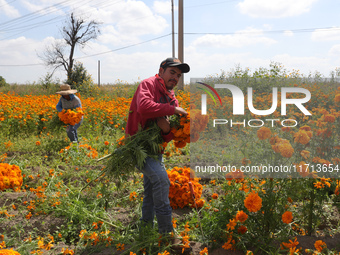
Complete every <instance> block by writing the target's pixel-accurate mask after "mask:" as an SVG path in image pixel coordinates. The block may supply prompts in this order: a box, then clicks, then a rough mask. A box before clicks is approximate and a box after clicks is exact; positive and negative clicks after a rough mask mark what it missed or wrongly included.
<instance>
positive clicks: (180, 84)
mask: <svg viewBox="0 0 340 255" xmlns="http://www.w3.org/2000/svg"><path fill="white" fill-rule="evenodd" d="M178 59H179V60H180V61H181V62H182V63H183V62H184V53H183V0H179V1H178ZM177 87H178V89H180V90H184V75H183V74H182V76H181V78H180V79H179V81H178V85H177Z"/></svg>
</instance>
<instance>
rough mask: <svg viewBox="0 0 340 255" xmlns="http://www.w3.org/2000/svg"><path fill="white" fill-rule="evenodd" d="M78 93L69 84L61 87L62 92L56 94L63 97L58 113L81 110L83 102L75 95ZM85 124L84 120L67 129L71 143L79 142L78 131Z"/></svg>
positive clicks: (58, 106)
mask: <svg viewBox="0 0 340 255" xmlns="http://www.w3.org/2000/svg"><path fill="white" fill-rule="evenodd" d="M75 93H77V90H76V89H71V86H70V85H68V84H62V85H60V91H58V92H56V94H59V95H61V97H60V99H59V102H58V104H57V106H56V108H57V110H58V112H61V111H62V110H63V109H65V110H68V109H76V108H79V107H80V108H81V101H80V99H79V97H77V96H76V95H74V94H75ZM82 122H83V118H82V119H81V121H80V122H79V123H77V124H75V125H74V126H72V125H68V126H67V128H66V132H67V136H68V137H69V138H70V140H71V142H78V134H77V129H78V128H79V126H80V124H81V123H82Z"/></svg>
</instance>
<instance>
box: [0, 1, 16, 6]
mask: <svg viewBox="0 0 340 255" xmlns="http://www.w3.org/2000/svg"><path fill="white" fill-rule="evenodd" d="M15 1H16V0H12V1H11V2H8V3H7V2H6V3H4V4H3V5H0V8H1V7H2V6H5V5H9V4H11V3H13V2H15Z"/></svg>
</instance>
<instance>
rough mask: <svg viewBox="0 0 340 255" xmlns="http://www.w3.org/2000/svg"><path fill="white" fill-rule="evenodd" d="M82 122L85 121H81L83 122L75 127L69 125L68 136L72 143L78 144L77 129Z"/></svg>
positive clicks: (67, 128)
mask: <svg viewBox="0 0 340 255" xmlns="http://www.w3.org/2000/svg"><path fill="white" fill-rule="evenodd" d="M82 122H83V119H81V121H80V122H79V123H77V124H75V125H74V126H71V125H68V126H67V127H66V132H67V136H68V138H70V140H71V142H78V133H77V129H78V128H79V127H80V124H81V123H82Z"/></svg>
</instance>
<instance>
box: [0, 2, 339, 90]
mask: <svg viewBox="0 0 340 255" xmlns="http://www.w3.org/2000/svg"><path fill="white" fill-rule="evenodd" d="M174 5H175V33H177V31H178V13H177V6H178V0H174ZM339 11H340V0H226V1H222V0H210V1H208V0H184V33H185V35H184V60H185V62H187V63H188V64H189V65H190V67H191V71H190V73H189V74H186V75H185V82H189V80H190V78H197V77H206V76H209V75H216V74H220V73H221V72H222V70H223V71H230V70H232V69H234V68H235V67H236V66H240V67H241V68H250V70H252V71H255V70H256V69H258V68H259V67H266V68H267V67H269V64H270V63H271V62H279V63H281V64H282V65H284V67H285V68H286V69H288V70H299V71H300V73H303V74H305V75H308V74H310V73H312V74H314V73H315V72H316V71H317V72H320V73H321V74H322V75H324V76H325V77H328V76H329V73H330V72H331V71H334V70H335V68H337V67H339V66H340V19H339ZM72 12H74V13H75V15H76V16H77V15H78V16H81V17H84V18H86V19H88V20H96V21H98V22H101V23H102V24H101V26H100V30H101V34H100V36H99V37H98V38H97V40H95V41H91V43H89V44H88V45H87V46H86V47H85V48H80V49H78V50H77V52H76V55H75V58H76V60H77V61H80V62H82V63H83V64H84V66H85V67H86V69H87V70H88V72H89V73H90V74H91V75H92V77H93V79H94V81H95V82H97V81H98V61H100V63H101V83H102V84H104V83H115V82H117V81H118V80H121V81H124V82H136V81H140V80H142V79H144V78H148V77H149V76H152V75H154V74H156V73H157V72H158V68H159V64H160V62H161V61H162V60H163V59H165V58H166V57H169V56H171V55H172V36H171V32H172V26H171V2H170V1H169V0H157V1H152V0H145V1H138V0H0V76H3V77H4V78H5V79H6V81H7V82H8V83H19V84H20V83H34V82H39V80H40V79H42V78H43V77H45V76H46V74H47V73H48V72H51V69H49V68H47V67H46V66H44V64H43V61H42V60H41V59H40V58H39V57H38V55H42V53H43V52H44V49H45V48H46V46H48V45H50V44H51V43H52V42H53V41H54V40H58V39H61V33H60V30H61V28H62V26H63V25H64V24H65V21H66V19H67V18H68V17H69V16H70V13H72ZM175 42H176V43H175V44H176V45H175V48H176V52H177V49H178V47H177V45H178V43H177V34H176V39H175ZM176 55H177V53H176ZM55 78H59V79H60V80H61V81H63V80H65V72H64V71H63V70H62V69H60V71H58V72H56V73H55Z"/></svg>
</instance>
